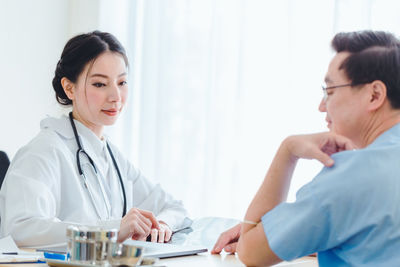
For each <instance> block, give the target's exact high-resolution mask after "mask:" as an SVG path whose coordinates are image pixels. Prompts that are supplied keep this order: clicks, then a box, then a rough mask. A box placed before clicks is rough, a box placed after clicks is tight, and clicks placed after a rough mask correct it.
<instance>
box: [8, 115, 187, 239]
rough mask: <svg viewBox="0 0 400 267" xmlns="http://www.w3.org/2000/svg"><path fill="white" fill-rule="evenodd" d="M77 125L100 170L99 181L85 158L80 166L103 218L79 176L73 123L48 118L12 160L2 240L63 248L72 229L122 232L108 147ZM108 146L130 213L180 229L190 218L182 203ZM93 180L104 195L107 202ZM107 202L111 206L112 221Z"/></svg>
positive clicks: (118, 190)
mask: <svg viewBox="0 0 400 267" xmlns="http://www.w3.org/2000/svg"><path fill="white" fill-rule="evenodd" d="M75 124H76V127H77V130H78V134H79V136H80V139H81V142H82V146H83V148H84V150H85V151H86V152H87V153H88V154H89V156H90V157H91V158H92V159H93V161H94V163H95V165H96V167H97V168H98V169H99V175H98V176H94V175H93V173H94V172H93V168H92V167H91V165H90V164H89V161H88V160H85V159H86V158H84V160H83V162H82V166H83V169H84V173H85V174H86V176H87V177H88V180H89V184H90V185H91V187H92V189H91V192H92V195H93V201H94V202H95V203H96V205H97V207H98V210H99V211H100V212H101V214H100V217H101V218H100V217H99V215H98V213H96V210H95V208H94V206H93V204H92V199H91V198H90V195H89V194H88V190H87V189H86V188H85V187H84V186H83V183H82V178H81V177H80V176H79V173H78V169H77V163H76V151H77V144H76V140H75V138H74V134H73V131H72V128H71V124H70V122H69V118H68V117H67V116H63V117H62V118H46V119H44V120H42V121H41V124H40V126H41V131H40V133H39V134H38V135H37V136H36V137H35V138H34V139H33V140H32V141H31V142H30V143H29V144H27V145H26V146H24V147H22V148H21V149H20V150H19V151H18V152H17V154H16V155H15V157H14V158H13V160H12V162H11V165H10V167H9V170H8V172H7V174H6V177H5V180H4V183H3V185H2V188H1V191H0V216H1V234H2V236H6V235H11V236H12V237H13V238H14V240H15V241H16V243H17V244H18V245H19V246H46V245H55V244H60V243H65V242H66V227H67V226H68V225H69V224H84V225H97V226H104V227H107V228H119V226H120V221H121V216H122V206H123V200H122V199H123V198H122V191H121V187H120V183H119V178H118V176H117V175H116V171H115V168H114V165H113V164H112V161H111V159H110V158H109V154H108V152H105V151H107V150H106V147H105V142H102V141H101V140H100V139H99V138H97V136H96V135H95V134H94V133H93V132H92V131H91V130H89V129H88V128H86V127H85V126H84V125H83V124H81V123H79V122H78V121H76V120H75ZM108 143H109V144H110V146H111V149H112V152H113V154H114V157H115V159H116V161H117V163H118V166H119V169H120V172H121V176H122V179H123V183H124V186H125V191H126V200H127V211H129V209H130V208H132V207H136V208H140V209H144V210H150V211H152V212H153V213H154V214H155V215H156V217H157V219H158V220H162V221H164V222H165V223H167V224H168V225H169V226H170V227H171V229H175V228H178V227H180V225H181V223H182V221H183V219H184V218H185V217H186V211H185V209H184V208H183V205H182V203H181V202H180V201H176V200H174V199H173V198H172V197H171V195H169V194H168V193H166V192H165V191H163V189H162V188H161V187H160V185H158V184H157V185H154V184H152V183H151V182H150V181H149V180H148V179H146V178H145V177H144V176H143V175H142V174H141V172H140V171H139V170H137V169H135V167H134V166H133V165H132V164H130V163H129V162H128V160H127V159H126V158H125V157H123V155H122V154H121V153H120V151H118V149H117V148H116V147H115V146H113V145H112V144H111V143H110V141H108ZM107 155H108V158H107ZM104 162H108V164H104ZM104 165H106V167H104ZM97 177H99V178H97ZM95 179H99V180H100V181H101V183H102V185H103V186H104V188H105V189H106V190H105V191H106V196H107V197H106V198H103V195H102V194H101V191H100V187H99V186H98V183H97V181H96V180H95ZM104 199H106V200H107V201H108V203H110V204H111V207H112V210H111V214H110V216H107V212H106V210H107V209H106V204H105V201H104Z"/></svg>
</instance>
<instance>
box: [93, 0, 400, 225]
mask: <svg viewBox="0 0 400 267" xmlns="http://www.w3.org/2000/svg"><path fill="white" fill-rule="evenodd" d="M398 10H400V4H399V2H398V1H395V0H393V1H389V0H379V1H373V0H336V1H334V0H325V1H320V0H302V1H296V0H279V1H272V0H271V1H262V0H202V1H198V0H197V1H196V0H137V1H126V0H125V1H121V2H120V3H119V4H116V3H115V2H114V1H102V2H101V4H100V16H99V17H100V25H101V27H100V28H101V29H103V30H108V31H111V32H113V33H114V34H116V35H117V36H118V37H119V38H120V39H121V40H122V41H123V43H124V45H125V46H126V47H127V50H128V53H129V56H130V61H131V62H130V63H131V69H130V74H131V77H130V90H131V95H130V99H129V107H128V109H127V110H126V111H125V114H124V115H123V118H122V120H121V121H120V122H119V123H118V125H117V126H116V127H114V128H113V129H111V130H110V134H111V135H112V136H113V139H114V141H116V143H117V144H118V145H119V147H120V148H121V150H122V151H123V152H125V153H126V155H128V156H129V158H130V159H131V160H132V162H133V163H134V164H135V165H136V166H138V167H139V168H140V169H142V171H143V172H144V173H145V174H146V176H147V177H148V178H149V179H151V180H153V181H155V182H159V183H161V184H162V185H163V187H164V188H165V189H166V190H168V191H169V192H171V193H172V194H173V195H174V196H175V197H176V198H178V199H182V200H183V201H184V203H185V205H186V207H187V208H188V210H189V211H190V213H191V215H192V216H193V217H200V216H224V217H234V218H239V219H240V218H242V217H243V216H244V213H245V211H246V208H247V206H248V205H249V203H250V201H251V199H252V197H253V196H254V194H255V192H256V190H257V188H258V187H259V185H260V183H261V182H262V180H263V178H264V175H265V173H266V171H267V169H268V166H269V164H270V162H271V160H272V158H273V156H274V154H275V151H276V150H277V148H278V146H279V145H280V143H281V141H282V140H283V139H284V138H285V137H287V136H288V135H291V134H300V133H310V132H317V131H325V130H326V125H325V121H324V117H325V116H324V114H321V113H319V112H318V105H319V101H320V100H321V97H322V90H321V89H320V88H321V87H320V84H321V82H322V81H323V78H324V75H325V71H326V68H327V65H328V63H329V60H330V58H331V56H332V55H333V52H332V51H331V48H330V41H331V39H332V37H333V36H334V34H335V33H337V32H339V31H353V30H362V29H379V30H386V31H392V32H394V33H396V34H399V33H400V16H399V15H398ZM320 169H321V165H320V164H319V163H318V162H314V161H301V162H300V163H299V164H298V168H297V169H296V172H295V175H294V178H293V181H292V188H291V191H290V196H289V199H290V200H294V199H295V192H296V191H297V190H298V188H299V187H300V186H301V185H303V184H304V183H306V182H308V181H310V180H311V179H312V178H313V177H314V175H315V174H316V173H317V172H318V171H319V170H320Z"/></svg>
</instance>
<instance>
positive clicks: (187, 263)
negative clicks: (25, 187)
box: [1, 217, 318, 267]
mask: <svg viewBox="0 0 400 267" xmlns="http://www.w3.org/2000/svg"><path fill="white" fill-rule="evenodd" d="M237 222H238V221H237V220H233V219H226V218H215V217H205V218H200V219H198V220H195V221H194V222H193V224H192V232H190V233H177V234H175V235H174V236H173V237H172V242H173V243H174V244H180V245H200V246H205V247H207V248H208V249H209V251H211V249H212V247H213V245H214V243H215V241H216V240H217V238H218V236H219V235H220V233H222V232H223V231H225V230H227V229H228V228H230V227H232V226H233V225H236V224H237ZM156 265H161V266H167V267H200V266H201V267H213V266H223V267H233V266H235V267H236V266H245V265H244V264H243V263H241V262H240V260H239V259H238V257H237V256H236V255H231V254H226V253H223V254H221V255H211V254H210V252H206V253H201V254H199V255H193V256H185V257H176V258H168V259H161V260H159V262H158V263H157V264H156ZM1 266H9V267H16V266H24V267H45V266H47V264H7V265H1ZM275 266H279V267H281V266H295V267H316V266H318V261H317V258H315V257H303V258H301V259H298V260H295V261H292V262H282V263H280V264H277V265H275Z"/></svg>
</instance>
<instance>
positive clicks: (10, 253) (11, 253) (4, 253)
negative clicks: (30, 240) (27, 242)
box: [1, 252, 18, 255]
mask: <svg viewBox="0 0 400 267" xmlns="http://www.w3.org/2000/svg"><path fill="white" fill-rule="evenodd" d="M1 254H3V255H18V252H3V253H1Z"/></svg>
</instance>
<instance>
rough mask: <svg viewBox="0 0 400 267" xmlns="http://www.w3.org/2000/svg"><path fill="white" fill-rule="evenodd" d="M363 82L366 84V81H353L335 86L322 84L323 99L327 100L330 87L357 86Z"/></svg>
mask: <svg viewBox="0 0 400 267" xmlns="http://www.w3.org/2000/svg"><path fill="white" fill-rule="evenodd" d="M361 84H366V83H358V84H352V83H346V84H341V85H334V86H323V85H322V86H321V87H322V92H323V93H324V96H323V98H322V99H323V100H324V101H326V100H327V99H328V91H327V90H329V89H335V88H341V87H347V86H357V85H361Z"/></svg>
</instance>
